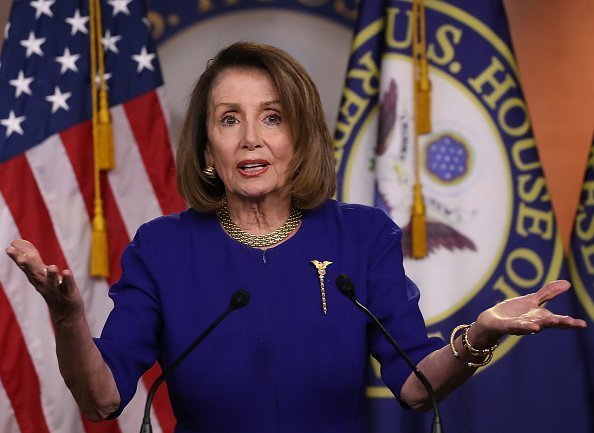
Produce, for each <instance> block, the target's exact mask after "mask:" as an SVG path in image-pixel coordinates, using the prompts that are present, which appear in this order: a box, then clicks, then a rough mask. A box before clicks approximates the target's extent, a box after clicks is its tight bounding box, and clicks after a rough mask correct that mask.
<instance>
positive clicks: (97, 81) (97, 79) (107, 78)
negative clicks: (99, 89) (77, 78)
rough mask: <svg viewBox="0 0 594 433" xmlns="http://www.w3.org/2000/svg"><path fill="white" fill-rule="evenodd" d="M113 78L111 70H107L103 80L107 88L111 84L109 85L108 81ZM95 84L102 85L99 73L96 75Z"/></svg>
mask: <svg viewBox="0 0 594 433" xmlns="http://www.w3.org/2000/svg"><path fill="white" fill-rule="evenodd" d="M110 78H111V74H110V73H109V72H106V73H104V74H103V81H105V87H106V88H107V89H109V86H108V85H107V81H108V80H109V79H110ZM95 84H97V85H98V86H99V85H101V79H100V78H99V74H96V75H95Z"/></svg>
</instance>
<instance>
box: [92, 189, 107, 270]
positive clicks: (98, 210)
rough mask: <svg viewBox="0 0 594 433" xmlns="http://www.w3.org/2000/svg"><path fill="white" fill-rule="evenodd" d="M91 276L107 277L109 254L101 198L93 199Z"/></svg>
mask: <svg viewBox="0 0 594 433" xmlns="http://www.w3.org/2000/svg"><path fill="white" fill-rule="evenodd" d="M91 276H92V277H105V278H107V277H109V254H108V249H107V230H106V224H105V218H103V203H102V200H101V199H100V198H99V199H97V198H96V199H95V213H94V216H93V237H92V239H91Z"/></svg>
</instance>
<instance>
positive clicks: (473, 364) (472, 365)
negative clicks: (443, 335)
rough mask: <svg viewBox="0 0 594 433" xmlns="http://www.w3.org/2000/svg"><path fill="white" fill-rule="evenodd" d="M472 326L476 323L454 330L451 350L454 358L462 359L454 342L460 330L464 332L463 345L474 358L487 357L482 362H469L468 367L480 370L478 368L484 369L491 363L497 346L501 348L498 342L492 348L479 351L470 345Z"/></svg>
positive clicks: (451, 338)
mask: <svg viewBox="0 0 594 433" xmlns="http://www.w3.org/2000/svg"><path fill="white" fill-rule="evenodd" d="M472 325H474V322H472V323H471V324H470V325H458V326H456V327H455V328H454V330H453V331H452V334H451V335H450V348H451V349H452V353H453V354H454V356H455V357H456V358H460V353H459V352H458V351H457V350H456V346H455V345H454V341H455V339H456V333H457V332H458V331H460V330H464V331H463V332H462V345H463V346H464V348H465V349H466V350H467V351H468V353H470V354H471V355H472V356H476V357H479V356H484V357H485V359H483V361H482V362H467V363H466V366H467V367H469V368H478V367H483V366H485V365H487V364H488V363H489V362H491V360H492V359H493V352H494V351H495V349H497V346H499V342H497V343H496V344H494V345H493V346H491V347H488V348H487V349H477V348H475V347H473V346H472V344H470V341H468V330H469V329H470V328H471V327H472Z"/></svg>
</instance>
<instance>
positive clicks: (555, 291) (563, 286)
mask: <svg viewBox="0 0 594 433" xmlns="http://www.w3.org/2000/svg"><path fill="white" fill-rule="evenodd" d="M570 287H571V283H570V282H569V281H567V280H556V281H551V282H550V283H547V284H545V285H544V286H543V287H542V288H541V289H540V290H538V291H537V292H536V293H535V294H534V295H535V297H536V298H537V299H538V305H539V306H540V305H543V304H544V303H546V302H548V301H550V300H551V299H553V298H554V297H556V296H557V295H559V294H561V293H564V292H566V291H567V290H569V288H570Z"/></svg>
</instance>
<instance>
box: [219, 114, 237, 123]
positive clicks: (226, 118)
mask: <svg viewBox="0 0 594 433" xmlns="http://www.w3.org/2000/svg"><path fill="white" fill-rule="evenodd" d="M237 122H238V121H237V117H235V116H231V115H227V116H223V118H222V119H221V123H222V124H223V125H235V124H237Z"/></svg>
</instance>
